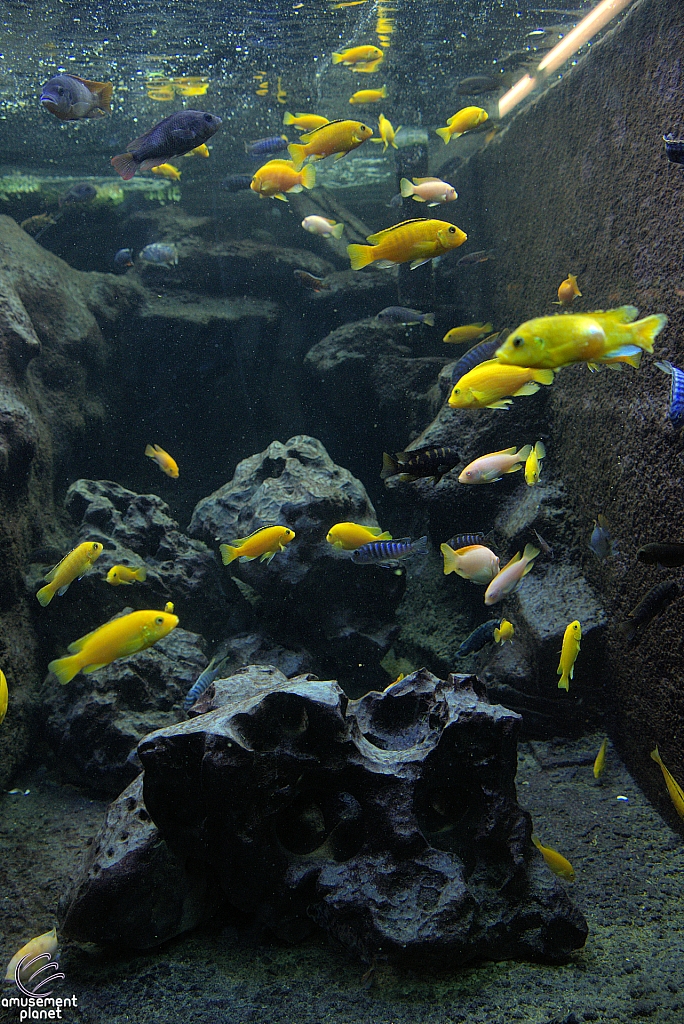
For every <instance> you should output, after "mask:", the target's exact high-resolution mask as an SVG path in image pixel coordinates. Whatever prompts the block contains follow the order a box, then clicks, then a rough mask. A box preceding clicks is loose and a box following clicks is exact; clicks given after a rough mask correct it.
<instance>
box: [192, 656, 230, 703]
mask: <svg viewBox="0 0 684 1024" xmlns="http://www.w3.org/2000/svg"><path fill="white" fill-rule="evenodd" d="M220 665H221V661H215V660H214V659H212V660H211V661H210V662H209V664H208V665H207V667H206V668H205V670H204V672H202V673H200V675H199V676H198V677H197V679H196V680H195V682H194V683H193V684H192V686H191V687H190V689H189V690H188V692H187V693H186V695H185V700H184V701H183V711H189V710H190V708H191V707H192V705H193V704H195V703H196V702H197V701H198V700H199V699H200V697H201V696H202V694H203V693H205V692H206V691H207V690H208V689H209V687H210V686H211V684H212V683H213V682H214V680H215V679H216V678H217V676H218V674H219V671H220Z"/></svg>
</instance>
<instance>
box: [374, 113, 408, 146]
mask: <svg viewBox="0 0 684 1024" xmlns="http://www.w3.org/2000/svg"><path fill="white" fill-rule="evenodd" d="M400 131H401V125H399V127H398V128H396V129H395V128H393V127H392V122H391V121H388V120H387V118H386V117H385V115H384V114H380V116H379V117H378V132H379V133H380V138H379V139H371V142H375V143H376V144H377V145H378V146H383V143H384V147H383V150H382V151H383V153H384V152H385V150H386V149H387V147H388V146H393V147H394V148H395V149H399V147H398V146H397V144H396V142H395V141H394V137H395V135H396V134H397V132H400Z"/></svg>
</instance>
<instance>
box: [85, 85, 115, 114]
mask: <svg viewBox="0 0 684 1024" xmlns="http://www.w3.org/2000/svg"><path fill="white" fill-rule="evenodd" d="M88 88H89V89H90V91H91V92H92V93H94V94H95V95H96V96H97V99H98V107H99V108H100V110H101V111H102V112H103V113H105V114H111V112H112V93H113V92H114V86H113V85H112V83H111V82H90V83H89V85H88Z"/></svg>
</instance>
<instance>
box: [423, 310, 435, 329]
mask: <svg viewBox="0 0 684 1024" xmlns="http://www.w3.org/2000/svg"><path fill="white" fill-rule="evenodd" d="M423 323H424V324H427V325H428V327H434V326H435V314H434V313H426V314H425V316H424V317H423Z"/></svg>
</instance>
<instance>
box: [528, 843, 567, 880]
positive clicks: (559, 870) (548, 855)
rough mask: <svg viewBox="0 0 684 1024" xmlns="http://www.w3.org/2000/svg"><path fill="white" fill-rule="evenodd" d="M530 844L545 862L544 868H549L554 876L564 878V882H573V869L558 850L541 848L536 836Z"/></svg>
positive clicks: (546, 847) (548, 847) (547, 847)
mask: <svg viewBox="0 0 684 1024" xmlns="http://www.w3.org/2000/svg"><path fill="white" fill-rule="evenodd" d="M532 842H533V843H534V845H535V846H536V847H537V849H538V850H539V852H540V853H541V855H542V857H543V858H544V860H545V861H546V866H547V867H549V868H551V870H552V871H553V873H554V875H558V877H559V878H564V879H565V881H566V882H574V881H575V869H574V868H573V866H572V864H571V863H570V861H569V860H566V859H565V857H564V856H563V854H562V853H559V852H558V850H552V849H551V847H550V846H542V844H541V843H540V842H539V839H538V838H537V836H532Z"/></svg>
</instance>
